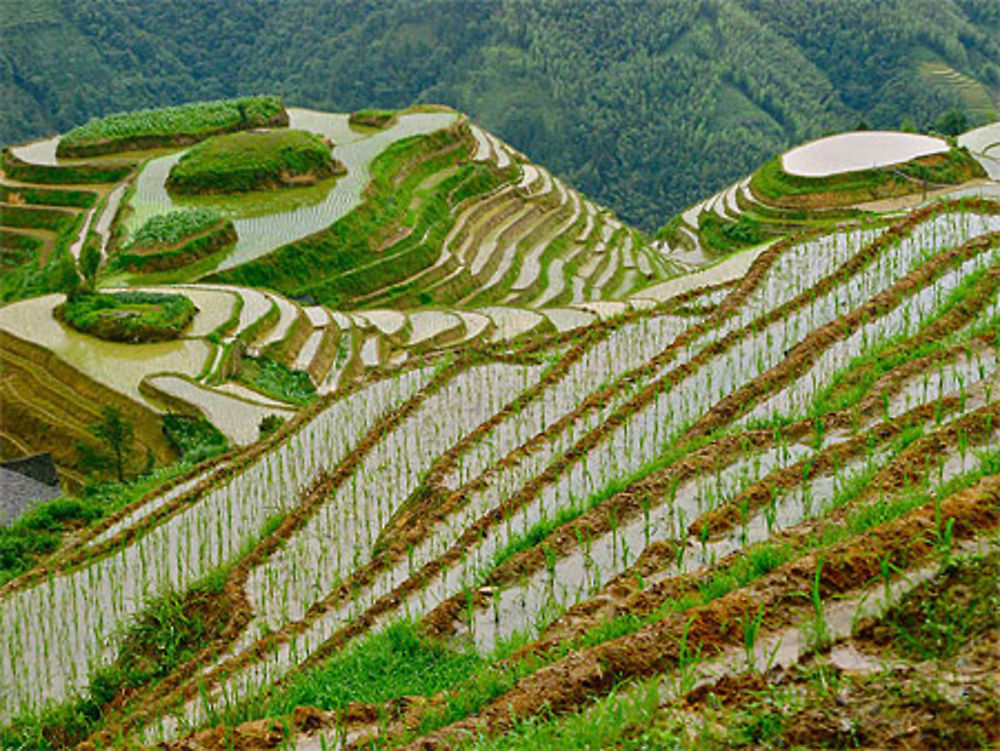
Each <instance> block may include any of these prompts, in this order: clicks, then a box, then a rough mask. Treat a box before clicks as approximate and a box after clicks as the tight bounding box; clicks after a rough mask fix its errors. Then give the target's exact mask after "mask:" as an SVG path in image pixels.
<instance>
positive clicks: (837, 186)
mask: <svg viewBox="0 0 1000 751" xmlns="http://www.w3.org/2000/svg"><path fill="white" fill-rule="evenodd" d="M982 175H983V170H982V167H980V166H979V164H978V162H976V161H975V160H974V159H973V158H972V157H971V156H970V155H969V153H968V152H967V151H966V150H965V149H958V148H954V149H951V150H950V151H948V152H945V153H944V154H935V155H932V156H929V157H922V158H920V159H915V160H913V161H910V162H907V163H905V164H900V165H893V166H891V167H880V168H877V169H868V170H857V171H854V172H841V173H838V174H834V175H828V176H825V177H804V176H801V175H793V174H790V173H788V172H785V170H784V169H783V168H782V166H781V157H780V156H776V157H774V158H773V159H771V160H769V161H768V162H766V163H765V164H764V166H763V167H761V168H760V169H759V170H758V171H757V172H756V173H754V176H753V178H752V180H751V183H750V185H751V188H752V189H753V191H754V192H755V193H756V194H757V195H759V196H762V197H764V198H765V199H770V200H772V201H781V200H782V199H788V198H795V199H802V198H803V197H807V196H810V195H814V194H815V195H823V196H825V200H824V202H823V203H824V205H827V204H828V205H831V206H834V205H842V204H848V203H857V202H860V201H865V200H874V199H877V198H885V197H888V196H891V195H901V194H905V193H912V192H917V191H918V190H919V189H920V187H921V184H922V182H923V181H927V182H929V183H935V184H946V185H957V184H959V183H963V182H965V181H967V180H971V179H972V178H974V177H981V176H982ZM813 208H820V207H819V206H815V207H813Z"/></svg>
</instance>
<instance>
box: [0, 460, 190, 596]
mask: <svg viewBox="0 0 1000 751" xmlns="http://www.w3.org/2000/svg"><path fill="white" fill-rule="evenodd" d="M190 466H191V465H190V464H188V463H187V462H178V463H175V464H172V465H170V466H169V467H163V468H161V469H158V470H155V471H153V472H150V473H149V474H147V475H143V476H142V477H138V478H136V479H134V480H131V481H129V482H125V483H117V482H109V483H103V484H98V485H88V486H86V487H85V488H84V490H83V493H82V494H81V495H80V496H79V497H74V496H62V497H60V498H56V499H53V500H51V501H46V502H45V503H39V504H37V505H35V506H32V507H31V508H30V509H28V510H27V511H25V512H24V513H23V514H21V515H20V516H19V517H17V518H16V519H15V520H14V521H13V522H11V523H10V524H9V525H7V526H0V584H4V583H5V582H8V581H10V580H11V579H13V578H14V577H16V576H19V575H20V574H22V573H24V572H25V571H28V570H29V569H30V568H32V567H33V566H34V565H35V564H36V563H37V562H38V561H39V560H40V559H41V558H42V557H44V556H46V555H48V554H49V553H51V552H53V551H55V550H57V549H58V548H59V547H60V545H61V544H62V540H63V537H64V536H65V535H66V534H67V533H69V532H76V531H79V530H80V529H83V528H85V527H89V526H91V525H93V524H95V523H96V522H98V521H100V520H101V519H104V518H106V517H108V516H110V515H111V514H113V513H114V512H116V511H117V510H119V509H121V508H124V507H125V506H127V505H128V504H130V503H132V502H133V501H135V500H137V499H139V498H141V497H142V496H144V495H145V494H146V493H148V492H149V491H150V490H152V489H153V488H156V487H159V486H160V485H162V484H163V483H165V482H166V481H168V480H170V479H171V478H173V477H176V476H178V475H180V474H182V473H183V472H186V471H187V470H188V469H189V468H190Z"/></svg>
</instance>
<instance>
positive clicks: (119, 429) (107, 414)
mask: <svg viewBox="0 0 1000 751" xmlns="http://www.w3.org/2000/svg"><path fill="white" fill-rule="evenodd" d="M101 417H102V419H101V421H100V422H98V423H95V424H93V425H91V426H90V427H89V428H88V430H89V431H90V433H91V434H92V435H93V436H94V437H95V438H97V439H99V440H100V441H102V442H103V443H104V445H105V446H106V447H107V449H108V452H109V453H110V454H111V458H112V460H113V463H114V467H115V471H116V474H117V476H118V482H124V481H125V463H126V461H127V459H128V455H129V453H130V451H131V449H132V441H133V439H134V431H133V429H132V423H131V422H129V421H128V420H126V419H125V418H124V417H123V416H122V413H121V412H120V411H119V409H118V408H117V407H113V406H111V405H108V406H106V407H104V408H103V409H102V410H101Z"/></svg>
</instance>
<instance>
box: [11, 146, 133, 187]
mask: <svg viewBox="0 0 1000 751" xmlns="http://www.w3.org/2000/svg"><path fill="white" fill-rule="evenodd" d="M0 161H2V163H3V170H4V172H6V173H7V177H10V178H11V179H13V180H20V181H22V182H26V183H40V184H42V185H59V184H65V185H73V184H80V185H89V184H92V183H117V182H120V181H121V180H124V179H125V178H126V177H128V176H129V173H131V172H132V170H133V169H134V168H135V165H134V164H74V165H59V166H56V165H51V164H30V163H28V162H23V161H21V160H20V159H18V158H17V157H16V156H14V155H13V154H12V153H11V152H10V150H9V149H5V150H4V152H3V155H2V157H0Z"/></svg>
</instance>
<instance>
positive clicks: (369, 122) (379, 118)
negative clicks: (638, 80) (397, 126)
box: [347, 109, 396, 130]
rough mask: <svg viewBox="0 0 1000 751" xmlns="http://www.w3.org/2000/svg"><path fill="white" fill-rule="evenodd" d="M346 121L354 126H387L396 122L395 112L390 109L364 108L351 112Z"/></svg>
mask: <svg viewBox="0 0 1000 751" xmlns="http://www.w3.org/2000/svg"><path fill="white" fill-rule="evenodd" d="M347 122H348V123H349V124H350V125H353V126H354V127H361V128H377V129H378V130H381V129H382V128H387V127H388V126H390V125H392V124H393V123H394V122H396V113H395V112H393V111H392V110H380V109H365V110H358V111H357V112H352V113H351V116H350V117H349V118H348V119H347Z"/></svg>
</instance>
